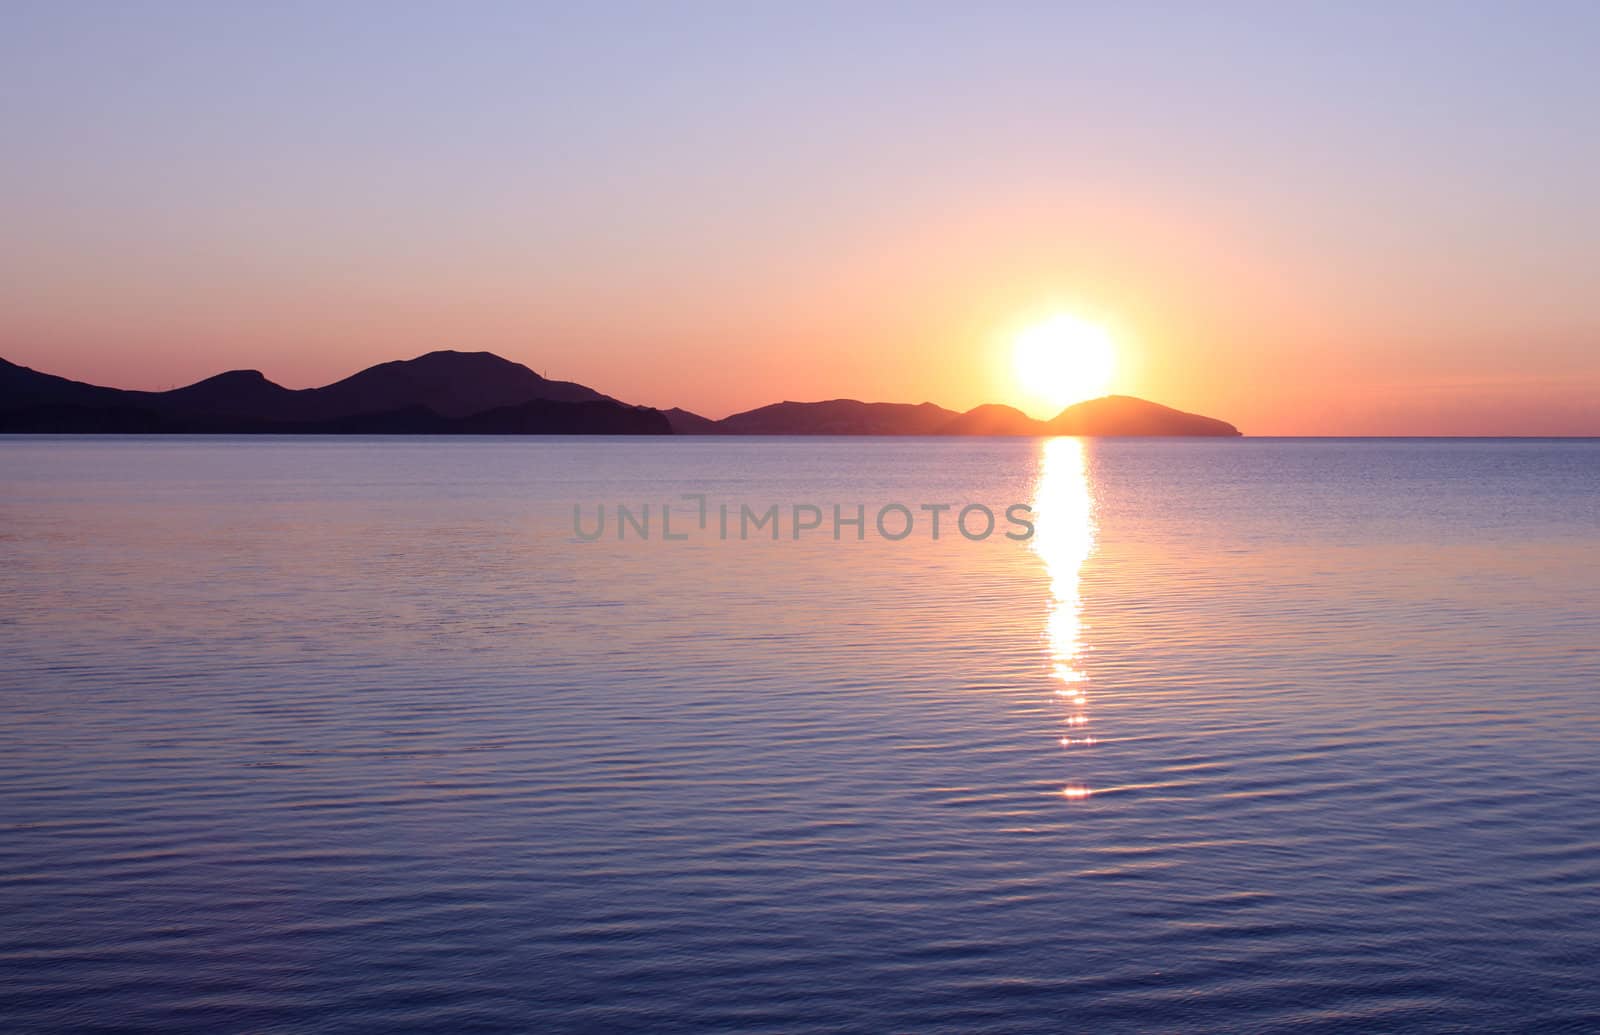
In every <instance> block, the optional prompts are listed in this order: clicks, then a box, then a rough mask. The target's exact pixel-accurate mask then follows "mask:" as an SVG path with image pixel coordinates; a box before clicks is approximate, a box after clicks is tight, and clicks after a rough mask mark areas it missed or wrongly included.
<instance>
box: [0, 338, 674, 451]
mask: <svg viewBox="0 0 1600 1035" xmlns="http://www.w3.org/2000/svg"><path fill="white" fill-rule="evenodd" d="M0 432H54V433H71V432H110V433H116V432H125V433H143V434H160V433H190V434H195V433H199V434H207V433H210V434H218V433H221V434H323V435H329V434H395V435H404V434H416V435H456V434H459V435H591V434H593V435H669V434H671V433H672V429H671V426H670V425H669V424H668V423H667V418H666V417H665V415H663V414H662V413H661V412H660V411H659V410H653V409H649V408H647V407H642V406H629V405H627V404H626V403H621V402H618V401H617V400H615V399H613V398H611V397H610V396H607V395H602V394H601V393H600V392H597V391H595V390H594V389H592V388H588V387H586V386H584V385H580V384H574V383H572V382H570V381H551V380H548V379H546V378H543V377H540V376H539V375H538V374H536V373H534V372H533V371H532V370H529V369H528V368H527V367H525V366H523V365H522V364H520V363H513V362H511V361H510V360H507V359H502V358H501V357H499V356H496V355H494V354H493V353H490V352H453V351H448V350H447V351H439V352H430V353H427V354H426V355H423V356H418V357H417V358H416V359H409V360H396V361H394V362H390V363H380V364H378V365H377V366H374V367H368V368H367V369H365V370H362V371H360V372H359V373H356V374H352V375H351V376H349V377H347V378H345V379H344V380H342V381H336V382H334V383H333V384H331V385H325V386H323V387H321V388H305V389H298V390H296V389H290V388H284V387H283V386H282V385H278V384H274V383H273V382H271V381H269V380H267V378H266V377H265V376H264V375H263V374H262V373H261V372H260V371H259V370H230V371H227V372H226V373H222V374H218V375H216V376H215V377H208V378H206V379H205V380H204V381H197V382H195V383H194V384H192V385H187V386H185V387H183V388H174V389H172V390H171V391H167V392H131V391H123V390H120V389H116V388H101V387H98V386H96V385H86V384H83V383H81V382H78V381H69V380H67V379H66V378H62V377H56V376H54V375H52V374H44V373H40V372H39V371H36V370H30V369H29V368H27V367H24V366H18V365H17V364H15V363H11V362H8V361H6V360H0Z"/></svg>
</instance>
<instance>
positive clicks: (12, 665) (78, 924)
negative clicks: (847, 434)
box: [0, 436, 1600, 1033]
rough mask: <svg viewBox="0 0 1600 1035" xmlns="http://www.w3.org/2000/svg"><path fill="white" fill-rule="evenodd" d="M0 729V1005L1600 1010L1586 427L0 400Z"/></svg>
mask: <svg viewBox="0 0 1600 1035" xmlns="http://www.w3.org/2000/svg"><path fill="white" fill-rule="evenodd" d="M935 521H938V522H939V524H938V529H937V533H935V529H934V522H935ZM0 708H3V714H0V1030H3V1031H5V1032H19V1033H22V1032H57V1031H86V1032H87V1031H107V1032H109V1031H196V1032H401V1031H417V1032H471V1031H485V1032H487V1031H521V1032H652V1033H673V1032H781V1033H809V1032H871V1033H888V1032H967V1031H970V1032H995V1033H1022V1032H1051V1033H1054V1032H1074V1031H1086V1032H1189V1031H1194V1032H1215V1031H1231V1032H1271V1031H1282V1030H1287V1029H1290V1028H1293V1029H1294V1030H1296V1031H1301V1032H1344V1031H1350V1032H1376V1031H1383V1032H1409V1031H1417V1032H1457V1031H1464V1030H1492V1031H1541V1032H1560V1031H1570V1032H1589V1031H1595V1030H1600V981H1597V980H1596V975H1597V974H1600V441H1590V440H1529V439H1507V440H1465V439H1448V440H1426V439H1393V440H1384V439H1365V440H1355V439H1352V440H1340V439H1300V440H1291V439H1253V438H1247V439H1242V440H1200V439H1192V440H1177V439H1150V440H1134V439H1099V440H1093V439H1072V438H1057V439H1020V438H1019V439H932V438H878V439H863V438H720V437H705V438H598V437H597V438H560V437H552V438H537V437H528V438H466V437H461V438H434V439H429V438H404V437H390V438H355V437H294V438H272V437H238V438H229V437H150V438H140V437H98V436H71V437H59V438H51V437H28V436H8V437H5V438H0Z"/></svg>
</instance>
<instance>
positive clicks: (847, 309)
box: [0, 0, 1600, 434]
mask: <svg viewBox="0 0 1600 1035" xmlns="http://www.w3.org/2000/svg"><path fill="white" fill-rule="evenodd" d="M570 6H571V7H574V8H575V7H577V6H578V5H570ZM582 6H583V10H582V11H581V12H579V11H577V10H562V9H559V8H557V7H556V6H555V5H538V4H527V3H517V4H484V3H478V4H445V3H437V4H426V5H391V4H370V5H360V4H356V3H341V4H321V3H275V4H270V5H268V4H250V5H245V4H233V5H227V4H214V3H195V4H139V3H127V4H112V3H39V4H32V3H18V2H16V0H11V2H8V3H6V4H5V5H4V6H3V7H0V356H4V357H5V358H8V359H11V360H13V361H15V362H20V363H24V364H27V365H29V366H33V367H36V368H39V369H43V370H47V371H50V372H52V373H59V374H64V375H66V376H70V377H74V378H79V379H83V380H89V381H94V382H98V383H102V384H114V385H118V386H122V387H132V388H162V387H167V386H171V385H177V384H183V383H187V382H190V381H194V380H197V379H199V378H201V377H204V376H208V375H210V374H213V373H216V372H218V371H219V370H223V369H228V368H237V367H253V368H258V369H260V370H262V371H263V372H264V373H266V374H267V376H268V377H271V378H272V379H274V380H276V381H279V382H280V383H283V384H286V385H289V386H292V387H304V386H307V385H312V384H320V383H325V382H327V381H331V380H334V379H336V378H338V377H342V376H344V375H346V374H348V373H350V372H352V371H354V370H356V369H358V368H360V367H362V366H366V365H368V364H371V363H373V362H378V361H381V360H386V359H393V358H401V357H408V356H412V355H416V354H418V353H421V352H425V351H429V350H431V349H435V348H458V349H468V350H474V349H488V350H492V351H494V352H498V353H500V354H501V355H504V356H507V357H509V358H512V359H516V360H519V361H521V362H525V363H527V364H529V365H530V366H532V367H534V368H535V369H538V370H541V371H546V372H548V374H549V375H550V376H552V377H560V378H565V379H570V380H576V381H581V382H584V383H586V384H590V385H593V386H594V387H597V388H599V389H601V390H602V391H606V392H608V393H610V394H613V395H616V396H618V397H621V398H624V399H627V400H629V401H633V402H641V403H648V404H651V405H657V406H672V405H681V406H685V407H688V408H690V409H694V410H697V411H700V412H703V413H706V414H707V415H710V416H722V415H724V414H727V413H729V412H733V411H736V410H741V409H747V408H750V407H753V406H757V405H761V404H764V403H767V402H772V401H776V400H778V399H783V398H788V399H820V398H834V397H839V396H852V397H856V398H864V399H882V400H893V401H907V402H920V401H922V400H924V399H928V400H932V401H935V402H938V403H941V404H943V405H946V406H950V407H953V408H958V409H965V408H967V407H969V406H972V405H975V404H977V403H979V402H986V401H993V402H1010V403H1014V404H1018V405H1024V406H1026V407H1027V408H1029V409H1030V410H1031V411H1033V412H1035V413H1036V414H1039V415H1044V414H1042V413H1040V410H1041V408H1040V407H1038V406H1037V405H1034V404H1032V403H1030V401H1029V400H1028V399H1027V397H1026V396H1025V395H1023V393H1022V392H1021V391H1020V390H1019V386H1018V385H1017V383H1016V380H1015V378H1014V376H1013V374H1012V370H1011V363H1010V355H1009V347H1008V343H1009V340H1010V338H1011V337H1012V336H1013V335H1014V334H1015V333H1016V332H1017V330H1018V329H1020V328H1021V327H1023V326H1026V325H1027V324H1028V323H1029V322H1030V321H1033V320H1037V319H1039V318H1041V317H1044V316H1047V315H1049V314H1050V313H1052V312H1054V311H1057V310H1062V309H1065V310H1070V311H1072V312H1075V313H1078V314H1081V315H1084V316H1087V317H1090V318H1093V319H1096V320H1100V321H1103V322H1104V323H1106V324H1107V325H1108V326H1109V327H1110V328H1111V329H1112V330H1113V332H1114V334H1115V336H1116V338H1117V340H1118V342H1119V344H1120V348H1121V357H1122V367H1121V370H1120V372H1119V375H1118V378H1117V380H1116V382H1115V384H1114V386H1113V390H1115V391H1120V392H1126V393H1129V394H1135V395H1141V396H1144V397H1147V398H1151V399H1155V400H1157V401H1160V402H1165V403H1168V404H1171V405H1175V406H1179V407H1182V408H1185V409H1191V410H1197V411H1199V412H1203V413H1208V414H1212V415H1216V416H1220V417H1223V418H1225V419H1228V420H1231V421H1233V422H1234V423H1236V424H1238V425H1239V426H1240V427H1241V428H1242V429H1243V430H1244V431H1246V433H1249V434H1471V433H1482V434H1600V198H1597V191H1600V60H1596V57H1595V55H1596V54H1600V4H1595V3H1573V4H1561V3H1554V2H1548V3H1547V2H1541V3H1536V4H1528V5H1517V4H1511V3H1504V4H1472V3H1466V2H1460V3H1439V4H1424V3H1407V4H1388V3H1381V4H1380V3H1371V4H1339V5H1332V4H1329V5H1322V6H1313V5H1310V4H1300V3H1289V4H1282V3H1265V4H1211V3H1194V4H1180V3H1170V4H1151V5H1141V4H1117V5H1094V6H1089V5H1083V6H1076V5H1069V4H1040V5H1008V4H984V5H978V4H951V5H938V4H932V3H917V4H890V3H868V4H861V3H852V4H837V5H834V4H819V3H805V4H794V5H789V6H786V7H779V6H778V5H767V4H729V5H726V6H722V5H716V6H712V5H702V4H673V3H638V4H626V5H604V4H585V5H582Z"/></svg>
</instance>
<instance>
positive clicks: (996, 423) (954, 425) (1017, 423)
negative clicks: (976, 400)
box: [939, 403, 1045, 435]
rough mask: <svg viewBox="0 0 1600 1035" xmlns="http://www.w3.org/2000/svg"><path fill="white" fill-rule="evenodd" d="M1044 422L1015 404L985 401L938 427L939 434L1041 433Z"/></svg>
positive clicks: (1042, 432)
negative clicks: (1035, 418)
mask: <svg viewBox="0 0 1600 1035" xmlns="http://www.w3.org/2000/svg"><path fill="white" fill-rule="evenodd" d="M1044 433H1045V431H1044V422H1043V421H1038V420H1034V419H1033V418H1032V417H1030V416H1028V415H1027V414H1026V413H1023V412H1022V411H1021V410H1019V409H1017V408H1016V407H1015V406H1002V405H1000V404H999V403H985V404H984V405H982V406H974V407H973V408H972V409H970V410H968V411H967V412H966V413H963V414H962V415H961V416H959V417H957V418H956V419H955V420H952V421H950V422H949V423H948V424H946V425H944V426H943V427H942V428H940V429H939V434H941V435H1043V434H1044Z"/></svg>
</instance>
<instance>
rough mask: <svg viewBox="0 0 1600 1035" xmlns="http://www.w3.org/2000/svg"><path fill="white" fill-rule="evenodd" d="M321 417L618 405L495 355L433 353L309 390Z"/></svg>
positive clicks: (311, 403) (309, 398) (310, 403)
mask: <svg viewBox="0 0 1600 1035" xmlns="http://www.w3.org/2000/svg"><path fill="white" fill-rule="evenodd" d="M305 394H306V396H307V405H308V406H309V407H310V409H311V410H312V411H313V413H315V414H318V415H330V414H347V413H380V412H384V411H388V410H395V409H399V408H401V407H405V406H416V405H421V406H426V407H427V408H428V409H430V410H432V411H433V412H434V413H437V414H439V415H440V416H442V417H466V416H469V415H471V414H474V413H482V412H483V411H485V410H492V409H496V408H498V407H501V406H515V405H517V404H518V403H525V402H528V401H529V400H531V399H548V400H552V401H555V402H590V401H599V400H603V401H608V402H616V400H615V399H612V398H611V397H610V396H606V395H601V394H600V393H599V392H597V391H595V390H594V389H593V388H587V387H585V386H583V385H580V384H574V383H572V382H571V381H550V380H546V379H545V378H543V377H540V376H539V375H538V374H535V373H534V372H533V371H532V370H529V369H528V368H527V367H525V366H523V365H522V364H521V363H513V362H511V361H510V360H508V359H501V358H500V357H499V356H496V355H495V354H494V353H492V352H451V351H440V352H430V353H428V354H427V355H425V356H418V357H417V358H416V359H405V360H395V361H394V362H391V363H380V364H378V365H377V366H375V367H368V368H367V369H365V370H363V371H361V372H360V373H359V374H352V375H351V376H349V377H347V378H345V379H344V380H343V381H336V382H334V383H333V384H331V385H327V386H325V387H323V388H311V389H307V390H306V393H305Z"/></svg>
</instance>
